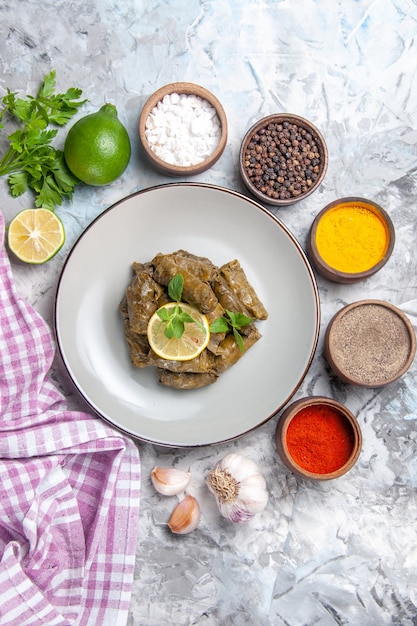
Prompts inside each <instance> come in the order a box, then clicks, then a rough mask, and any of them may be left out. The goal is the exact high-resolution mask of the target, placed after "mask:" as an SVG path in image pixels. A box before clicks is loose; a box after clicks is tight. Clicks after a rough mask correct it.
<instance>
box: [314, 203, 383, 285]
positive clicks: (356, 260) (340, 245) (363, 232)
mask: <svg viewBox="0 0 417 626" xmlns="http://www.w3.org/2000/svg"><path fill="white" fill-rule="evenodd" d="M394 244H395V230H394V225H393V223H392V220H391V218H390V216H389V215H388V213H387V212H386V211H385V210H384V209H383V208H382V207H381V206H379V205H378V204H377V203H376V202H374V201H373V200H367V199H366V198H358V197H347V198H339V199H338V200H334V201H333V202H330V204H328V205H327V206H325V207H324V208H323V209H322V210H321V211H320V213H319V214H318V215H317V216H316V217H315V219H314V221H313V223H312V225H311V227H310V231H309V234H308V238H307V254H308V256H309V258H310V261H311V263H312V265H313V267H314V269H315V270H316V271H317V272H318V273H319V274H321V275H322V276H323V277H324V278H327V279H328V280H332V281H334V282H337V283H355V282H358V281H360V280H364V279H366V278H369V276H372V275H373V274H375V273H376V272H379V270H380V269H382V268H383V267H384V265H385V264H386V263H387V261H388V259H389V258H390V256H391V254H392V251H393V249H394Z"/></svg>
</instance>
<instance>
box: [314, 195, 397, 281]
mask: <svg viewBox="0 0 417 626" xmlns="http://www.w3.org/2000/svg"><path fill="white" fill-rule="evenodd" d="M344 207H347V208H348V209H349V211H350V210H352V209H357V210H358V211H359V210H362V211H363V210H364V209H365V210H367V211H371V212H372V213H373V214H374V215H376V216H377V218H378V219H379V222H380V225H381V228H383V229H384V231H385V237H386V240H385V246H384V248H383V249H382V250H381V251H380V254H378V255H377V256H376V257H375V262H374V263H373V264H372V265H371V266H370V267H367V268H366V269H361V270H360V271H355V272H347V271H345V269H344V270H343V271H342V270H341V269H340V267H341V266H339V267H335V266H332V265H331V264H330V262H331V259H330V257H329V256H327V258H324V257H326V254H327V253H326V254H324V253H322V254H321V253H320V250H319V247H318V246H317V230H318V229H319V228H320V223H321V220H322V219H323V217H325V216H327V215H329V214H330V212H332V211H333V212H337V211H338V210H340V209H342V210H344ZM339 212H340V211H339ZM342 219H343V218H342ZM345 219H346V220H347V219H348V218H347V217H345ZM342 223H343V221H342ZM337 244H338V245H337V247H338V249H339V250H340V249H343V250H347V252H348V250H349V239H346V240H344V239H343V238H342V237H340V235H338V239H337ZM373 244H375V241H372V240H371V238H368V237H365V236H364V240H363V246H364V249H366V248H368V249H369V248H370V246H371V245H373ZM394 244H395V230H394V225H393V223H392V221H391V218H390V216H389V215H388V213H387V212H386V211H385V210H384V209H383V208H382V207H380V206H379V205H378V204H376V202H373V201H372V200H366V199H365V198H358V197H348V198H339V199H338V200H334V201H333V202H330V204H328V205H327V206H325V207H324V209H322V210H321V211H320V213H319V214H318V215H317V216H316V218H315V219H314V221H313V223H312V225H311V227H310V232H309V234H308V238H307V254H308V256H309V258H310V261H311V263H312V265H313V267H314V269H315V270H316V271H317V272H318V273H319V274H321V275H322V276H323V277H324V278H327V279H328V280H332V281H333V282H336V283H356V282H358V281H360V280H364V279H365V278H369V276H372V275H373V274H376V272H379V270H380V269H381V268H382V267H384V265H385V263H386V262H387V261H388V259H389V258H390V256H391V254H392V251H393V249H394ZM346 258H348V257H347V254H346V253H345V257H344V258H343V259H341V261H345V259H346ZM334 265H336V264H334Z"/></svg>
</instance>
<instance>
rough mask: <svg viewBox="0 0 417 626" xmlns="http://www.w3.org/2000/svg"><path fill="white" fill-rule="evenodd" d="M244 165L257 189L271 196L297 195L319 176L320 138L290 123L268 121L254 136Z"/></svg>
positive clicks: (273, 197)
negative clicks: (269, 122)
mask: <svg viewBox="0 0 417 626" xmlns="http://www.w3.org/2000/svg"><path fill="white" fill-rule="evenodd" d="M244 167H245V170H246V173H247V175H248V178H249V179H250V181H251V183H252V184H253V185H254V186H255V188H256V189H258V191H260V192H261V193H263V194H265V195H266V196H268V197H269V198H272V199H274V200H288V199H290V198H297V197H298V196H300V195H302V194H304V193H306V192H307V191H309V189H310V187H311V186H312V185H313V184H314V183H315V181H316V180H317V178H318V177H319V175H320V172H321V167H322V163H321V157H320V151H319V148H318V139H317V137H315V136H314V135H313V134H312V133H310V132H309V131H308V130H306V129H305V128H303V127H302V126H298V125H297V124H294V123H291V122H283V123H281V124H276V123H271V124H268V125H267V126H266V127H265V128H262V129H260V130H259V131H258V132H256V133H255V134H254V135H253V136H252V137H251V140H250V141H249V143H248V146H247V149H246V151H245V154H244Z"/></svg>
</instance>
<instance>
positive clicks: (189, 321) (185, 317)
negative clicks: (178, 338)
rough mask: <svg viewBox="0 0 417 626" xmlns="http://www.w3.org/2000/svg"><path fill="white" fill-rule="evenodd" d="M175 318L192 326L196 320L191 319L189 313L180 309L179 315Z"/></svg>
mask: <svg viewBox="0 0 417 626" xmlns="http://www.w3.org/2000/svg"><path fill="white" fill-rule="evenodd" d="M177 317H178V318H179V319H180V320H181V321H182V322H184V323H187V324H192V323H193V322H194V324H197V322H196V320H195V319H194V318H193V317H191V315H190V314H189V313H185V312H184V311H183V310H182V309H181V307H179V313H178V315H177Z"/></svg>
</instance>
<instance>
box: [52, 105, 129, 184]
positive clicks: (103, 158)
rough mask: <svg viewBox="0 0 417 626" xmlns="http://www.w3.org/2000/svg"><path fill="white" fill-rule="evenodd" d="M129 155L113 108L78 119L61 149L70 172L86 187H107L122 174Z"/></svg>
mask: <svg viewBox="0 0 417 626" xmlns="http://www.w3.org/2000/svg"><path fill="white" fill-rule="evenodd" d="M130 154H131V148H130V140H129V135H128V134H127V131H126V129H125V127H124V126H123V124H122V123H121V122H120V120H119V119H118V117H117V109H116V107H115V106H114V105H113V104H105V105H103V106H102V107H101V109H99V110H98V111H97V112H96V113H90V114H89V115H85V116H84V117H82V118H81V119H79V120H78V121H77V122H75V124H74V125H73V126H72V127H71V128H70V130H69V132H68V134H67V137H66V139H65V145H64V156H65V161H66V162H67V165H68V167H69V169H70V170H71V172H72V173H73V174H74V176H76V177H77V178H79V179H80V180H81V181H82V182H83V183H86V184H87V185H94V186H100V185H108V184H109V183H111V182H113V181H114V180H116V178H119V176H121V174H122V173H123V172H124V171H125V169H126V167H127V165H128V163H129V159H130Z"/></svg>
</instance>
